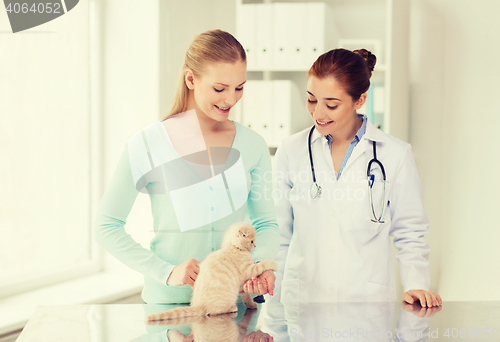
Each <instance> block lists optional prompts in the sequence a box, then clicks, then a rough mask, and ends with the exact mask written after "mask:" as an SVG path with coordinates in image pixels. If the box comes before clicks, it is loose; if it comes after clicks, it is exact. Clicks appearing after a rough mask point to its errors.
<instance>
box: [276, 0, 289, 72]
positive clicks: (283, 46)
mask: <svg viewBox="0 0 500 342" xmlns="http://www.w3.org/2000/svg"><path fill="white" fill-rule="evenodd" d="M272 5H273V15H274V20H273V31H274V32H273V33H274V45H273V66H288V65H289V58H288V56H289V54H290V53H289V51H288V49H289V46H288V36H289V34H290V32H289V31H288V15H289V14H288V8H289V7H290V4H289V3H284V2H275V3H273V4H272Z"/></svg>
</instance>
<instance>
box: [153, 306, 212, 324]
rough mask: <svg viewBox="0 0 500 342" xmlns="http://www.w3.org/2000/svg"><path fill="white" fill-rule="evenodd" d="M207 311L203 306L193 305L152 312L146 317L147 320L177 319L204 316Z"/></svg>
mask: <svg viewBox="0 0 500 342" xmlns="http://www.w3.org/2000/svg"><path fill="white" fill-rule="evenodd" d="M205 314H206V313H205V312H204V310H203V309H202V308H199V307H193V306H183V307H180V308H175V309H172V310H168V311H164V312H160V313H156V314H151V315H149V316H147V317H146V320H147V321H161V320H166V319H177V318H182V317H191V316H204V315H205Z"/></svg>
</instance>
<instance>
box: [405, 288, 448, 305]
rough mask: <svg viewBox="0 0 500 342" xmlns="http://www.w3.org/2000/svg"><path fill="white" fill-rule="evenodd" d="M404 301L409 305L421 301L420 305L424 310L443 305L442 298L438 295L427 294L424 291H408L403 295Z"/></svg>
mask: <svg viewBox="0 0 500 342" xmlns="http://www.w3.org/2000/svg"><path fill="white" fill-rule="evenodd" d="M403 300H404V301H405V302H407V303H408V304H413V303H415V301H416V300H419V301H420V305H421V306H422V307H423V308H425V307H428V308H430V307H433V306H438V305H442V304H443V301H442V300H441V297H440V296H439V295H438V294H437V293H434V292H427V291H424V290H412V291H407V292H405V293H403Z"/></svg>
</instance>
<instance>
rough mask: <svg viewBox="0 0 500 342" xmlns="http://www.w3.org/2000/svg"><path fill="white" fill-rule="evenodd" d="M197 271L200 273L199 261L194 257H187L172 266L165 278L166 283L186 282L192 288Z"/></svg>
mask: <svg viewBox="0 0 500 342" xmlns="http://www.w3.org/2000/svg"><path fill="white" fill-rule="evenodd" d="M198 273H200V262H199V261H198V260H195V259H188V260H186V261H184V262H183V263H182V264H180V265H177V266H175V267H174V269H173V270H172V273H170V276H169V277H168V279H167V284H168V285H170V286H181V285H185V284H187V285H189V286H191V288H193V286H194V282H195V280H196V278H197V277H198Z"/></svg>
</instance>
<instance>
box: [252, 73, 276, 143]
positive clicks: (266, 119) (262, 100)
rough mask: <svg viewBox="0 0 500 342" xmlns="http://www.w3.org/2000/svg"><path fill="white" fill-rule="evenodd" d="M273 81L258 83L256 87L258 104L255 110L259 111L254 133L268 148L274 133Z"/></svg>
mask: <svg viewBox="0 0 500 342" xmlns="http://www.w3.org/2000/svg"><path fill="white" fill-rule="evenodd" d="M273 83H274V81H260V82H259V85H258V88H259V90H258V102H257V104H256V107H257V110H258V111H259V114H258V116H257V117H258V119H257V120H256V121H257V125H256V127H255V131H256V132H257V133H259V134H260V135H262V137H263V138H264V140H266V143H267V145H268V146H270V144H272V143H273V138H274V132H273V126H274V115H273V103H274V101H273V100H274V99H275V96H274V93H273V91H274V89H273Z"/></svg>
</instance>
